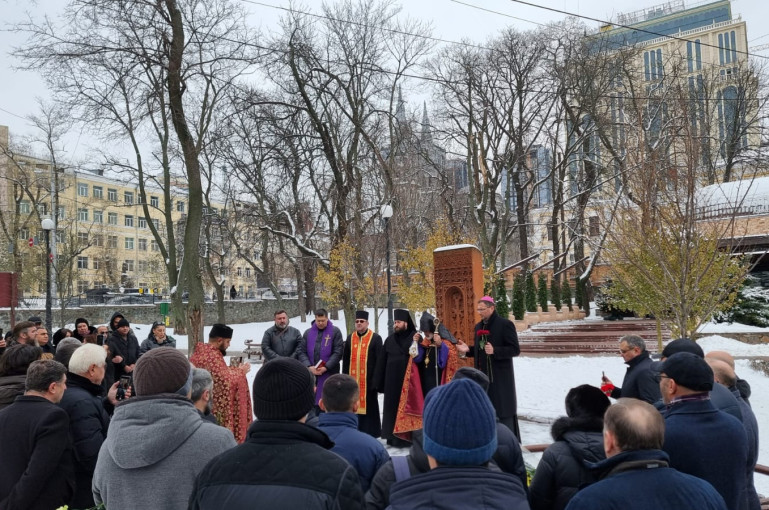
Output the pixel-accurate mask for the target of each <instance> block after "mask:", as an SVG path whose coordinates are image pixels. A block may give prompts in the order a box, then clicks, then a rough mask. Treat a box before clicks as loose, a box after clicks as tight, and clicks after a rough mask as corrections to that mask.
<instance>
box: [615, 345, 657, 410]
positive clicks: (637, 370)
mask: <svg viewBox="0 0 769 510" xmlns="http://www.w3.org/2000/svg"><path fill="white" fill-rule="evenodd" d="M619 352H620V355H621V356H622V359H623V360H625V364H627V372H625V379H624V380H623V381H622V387H621V388H617V387H615V386H614V384H613V383H612V382H611V380H609V378H608V377H606V376H603V378H602V384H601V389H602V390H603V391H604V393H606V396H607V397H611V398H637V399H639V400H643V401H645V402H648V403H650V404H653V403H655V402H656V401H657V400H659V399H660V387H659V384H658V383H657V380H656V379H655V378H654V373H653V372H652V370H651V367H652V358H651V356H650V355H649V353H648V352H647V351H646V342H644V339H643V338H641V337H639V336H635V335H625V336H623V337H622V338H620V339H619Z"/></svg>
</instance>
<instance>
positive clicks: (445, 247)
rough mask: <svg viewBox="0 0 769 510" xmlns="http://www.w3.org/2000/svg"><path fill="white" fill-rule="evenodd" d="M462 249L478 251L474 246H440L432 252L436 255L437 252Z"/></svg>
mask: <svg viewBox="0 0 769 510" xmlns="http://www.w3.org/2000/svg"><path fill="white" fill-rule="evenodd" d="M462 248H475V249H476V250H477V249H478V247H477V246H475V245H474V244H452V245H451V246H441V247H440V248H436V249H434V250H433V253H437V252H439V251H451V250H460V249H462Z"/></svg>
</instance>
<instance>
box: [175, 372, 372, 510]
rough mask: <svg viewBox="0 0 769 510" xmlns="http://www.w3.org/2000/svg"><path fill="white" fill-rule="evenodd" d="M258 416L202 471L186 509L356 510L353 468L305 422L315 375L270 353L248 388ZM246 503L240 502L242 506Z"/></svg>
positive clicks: (359, 500)
mask: <svg viewBox="0 0 769 510" xmlns="http://www.w3.org/2000/svg"><path fill="white" fill-rule="evenodd" d="M253 396H254V413H255V414H256V418H257V421H256V422H254V423H253V424H252V425H251V427H250V428H249V430H248V438H247V440H246V442H245V443H243V444H241V445H239V446H236V447H235V448H233V449H232V450H230V451H228V452H226V453H224V454H222V455H220V456H219V457H217V458H216V459H214V460H213V461H211V462H209V463H208V465H207V466H206V467H205V468H203V471H202V472H201V473H200V475H199V476H198V479H197V481H196V483H195V490H194V491H193V493H192V498H191V499H190V506H189V507H190V508H191V509H196V510H214V509H216V510H218V509H219V508H221V505H222V501H230V502H243V503H242V504H240V505H236V507H237V508H251V507H254V508H303V509H309V510H315V509H318V510H320V509H326V508H339V509H342V510H348V509H356V510H357V509H362V508H363V492H362V490H361V487H360V481H359V478H358V473H357V472H356V471H355V468H353V467H352V466H350V464H348V463H347V461H345V460H344V459H342V457H339V456H338V455H336V454H335V453H332V452H330V451H329V450H330V448H331V447H332V446H333V445H334V443H333V442H332V441H331V439H329V437H328V436H327V435H326V434H325V433H324V432H322V431H321V430H319V429H317V428H315V427H311V426H309V425H306V424H305V423H304V422H305V418H306V416H307V413H308V412H309V411H310V409H312V408H313V406H314V404H315V378H314V377H313V375H312V374H311V373H310V372H309V370H307V368H306V367H305V366H304V365H303V364H302V363H301V362H300V361H298V360H295V359H293V358H277V359H275V360H273V361H270V362H269V363H265V364H264V366H262V368H261V369H260V370H259V372H257V374H256V377H255V378H254V385H253ZM245 502H247V504H246V503H245Z"/></svg>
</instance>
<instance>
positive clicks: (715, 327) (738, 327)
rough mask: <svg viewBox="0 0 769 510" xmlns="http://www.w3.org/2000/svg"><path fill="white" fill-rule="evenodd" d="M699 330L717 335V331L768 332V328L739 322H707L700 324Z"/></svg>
mask: <svg viewBox="0 0 769 510" xmlns="http://www.w3.org/2000/svg"><path fill="white" fill-rule="evenodd" d="M699 332H700V333H702V334H708V335H717V334H718V333H769V329H767V328H759V327H757V326H748V325H747V324H740V323H739V322H733V323H731V324H729V323H727V322H720V323H719V322H707V323H705V324H703V325H702V326H700V329H699Z"/></svg>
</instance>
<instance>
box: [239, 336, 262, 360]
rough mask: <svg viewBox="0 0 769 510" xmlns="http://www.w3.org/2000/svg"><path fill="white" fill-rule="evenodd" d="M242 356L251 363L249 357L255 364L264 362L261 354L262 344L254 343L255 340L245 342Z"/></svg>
mask: <svg viewBox="0 0 769 510" xmlns="http://www.w3.org/2000/svg"><path fill="white" fill-rule="evenodd" d="M243 355H244V356H245V357H246V359H248V361H249V362H251V356H253V357H254V358H255V360H254V361H255V362H256V363H262V362H264V354H262V344H258V343H256V341H255V340H246V348H245V349H243Z"/></svg>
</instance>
